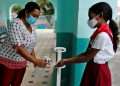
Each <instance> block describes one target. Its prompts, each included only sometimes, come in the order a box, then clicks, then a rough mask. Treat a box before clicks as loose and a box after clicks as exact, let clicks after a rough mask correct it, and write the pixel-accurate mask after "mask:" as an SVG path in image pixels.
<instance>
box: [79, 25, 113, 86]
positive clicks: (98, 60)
mask: <svg viewBox="0 0 120 86" xmlns="http://www.w3.org/2000/svg"><path fill="white" fill-rule="evenodd" d="M112 41H113V36H112V32H111V30H110V28H109V25H108V24H106V23H104V24H101V26H100V27H99V28H98V29H97V30H96V31H95V32H94V33H93V35H92V36H91V41H90V48H95V49H99V51H98V53H97V54H96V55H95V57H94V58H93V59H92V60H90V61H89V62H88V63H87V65H86V69H85V72H84V75H83V78H82V81H81V84H80V86H112V84H111V73H110V70H109V66H108V62H109V61H110V60H111V59H112V58H113V56H114V54H115V52H114V49H113V42H112Z"/></svg>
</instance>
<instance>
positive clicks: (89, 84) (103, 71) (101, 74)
mask: <svg viewBox="0 0 120 86" xmlns="http://www.w3.org/2000/svg"><path fill="white" fill-rule="evenodd" d="M80 86H112V85H111V73H110V70H109V67H108V64H107V63H106V64H96V63H94V62H91V61H90V62H88V63H87V66H86V69H85V72H84V75H83V78H82V81H81V84H80Z"/></svg>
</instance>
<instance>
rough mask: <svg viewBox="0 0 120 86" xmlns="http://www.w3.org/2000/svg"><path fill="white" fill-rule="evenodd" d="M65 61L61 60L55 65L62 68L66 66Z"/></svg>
mask: <svg viewBox="0 0 120 86" xmlns="http://www.w3.org/2000/svg"><path fill="white" fill-rule="evenodd" d="M64 65H65V64H64V59H63V60H60V61H59V62H57V64H56V65H55V67H62V66H64Z"/></svg>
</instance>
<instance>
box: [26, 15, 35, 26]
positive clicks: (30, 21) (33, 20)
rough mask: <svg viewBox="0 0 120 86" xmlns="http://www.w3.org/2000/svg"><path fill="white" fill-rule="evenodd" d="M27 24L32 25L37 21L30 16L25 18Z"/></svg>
mask: <svg viewBox="0 0 120 86" xmlns="http://www.w3.org/2000/svg"><path fill="white" fill-rule="evenodd" d="M26 21H27V23H29V24H34V23H35V22H36V21H37V18H35V17H33V16H32V15H30V16H28V17H27V18H26Z"/></svg>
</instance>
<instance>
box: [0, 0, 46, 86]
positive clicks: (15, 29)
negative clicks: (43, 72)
mask: <svg viewBox="0 0 120 86" xmlns="http://www.w3.org/2000/svg"><path fill="white" fill-rule="evenodd" d="M39 15H40V8H39V6H38V4H36V3H35V2H28V3H27V4H26V5H25V8H24V9H23V10H21V11H20V12H19V14H18V18H16V19H15V20H13V21H12V22H10V23H9V24H8V30H7V34H8V38H7V39H6V40H5V42H4V43H3V44H2V45H1V47H0V86H20V85H21V82H22V79H23V76H24V73H25V70H26V64H27V61H30V62H32V63H33V64H34V65H35V66H39V67H46V65H47V63H46V62H45V61H44V60H43V59H37V58H36V56H35V52H34V47H35V44H36V38H35V36H36V34H35V30H34V29H33V28H32V27H31V24H34V23H35V22H36V20H37V18H38V17H39Z"/></svg>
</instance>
